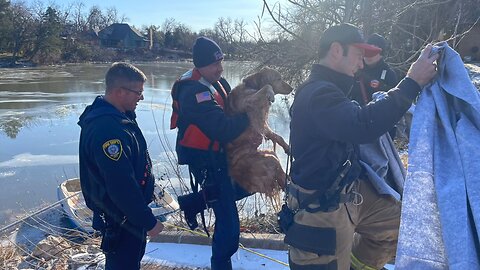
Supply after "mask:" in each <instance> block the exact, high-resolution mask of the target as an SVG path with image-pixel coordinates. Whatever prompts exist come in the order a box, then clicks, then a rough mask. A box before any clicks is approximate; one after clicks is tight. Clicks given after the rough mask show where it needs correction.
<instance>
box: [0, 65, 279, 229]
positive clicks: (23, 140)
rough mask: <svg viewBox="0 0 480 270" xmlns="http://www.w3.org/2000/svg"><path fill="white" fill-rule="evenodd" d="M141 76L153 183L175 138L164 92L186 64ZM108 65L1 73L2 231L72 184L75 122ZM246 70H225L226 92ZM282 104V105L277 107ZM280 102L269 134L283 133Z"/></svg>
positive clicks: (140, 112) (154, 68)
mask: <svg viewBox="0 0 480 270" xmlns="http://www.w3.org/2000/svg"><path fill="white" fill-rule="evenodd" d="M136 65H137V66H138V67H139V68H140V69H142V70H143V71H144V72H145V74H146V75H147V78H148V81H147V82H146V84H145V91H144V96H145V100H144V101H143V102H141V103H139V105H138V107H137V117H138V122H139V125H140V127H141V128H142V130H143V132H144V135H145V137H146V139H147V142H148V144H149V149H150V153H151V155H152V159H153V160H154V163H155V168H156V171H157V175H158V176H159V175H161V174H163V173H164V172H165V169H164V168H166V167H168V166H170V162H171V161H169V159H168V157H171V156H172V149H173V148H174V142H175V136H176V133H175V131H171V130H169V128H168V126H169V123H168V122H169V119H170V113H171V99H170V87H171V86H172V84H173V82H174V81H175V79H177V77H178V76H179V75H181V74H182V73H183V72H185V71H186V70H187V69H188V68H190V66H191V64H190V63H143V64H136ZM109 66H110V65H108V64H78V65H65V66H55V67H39V68H25V69H0V184H1V186H2V188H1V189H0V200H1V203H0V225H2V224H6V223H10V222H11V221H13V220H15V215H18V214H19V213H23V211H25V209H30V208H32V207H38V206H39V205H41V204H43V203H51V202H54V201H56V186H57V185H58V184H59V183H60V182H62V181H63V180H65V179H66V178H72V177H78V137H79V134H80V128H79V127H78V126H77V124H76V123H77V121H78V117H79V115H80V114H81V113H82V111H83V110H84V108H85V106H87V105H88V104H90V103H91V102H92V101H93V99H94V98H95V96H97V95H100V94H103V91H104V84H103V80H104V74H105V72H106V70H107V69H108V67H109ZM251 67H252V66H251V65H248V64H246V63H238V62H226V63H225V66H224V68H225V71H224V76H225V77H226V78H227V80H228V81H229V82H230V83H231V85H232V86H234V85H236V84H238V83H239V81H240V78H241V77H242V76H244V75H245V74H246V73H247V72H248V70H249V69H250V68H251ZM278 101H280V102H278ZM281 104H282V102H281V100H280V99H277V102H276V103H275V104H274V106H277V107H274V108H272V112H271V119H270V122H271V126H272V128H274V129H275V130H276V131H277V132H279V133H280V134H286V132H287V130H288V117H287V114H286V110H285V109H283V108H284V107H282V106H284V104H283V105H281Z"/></svg>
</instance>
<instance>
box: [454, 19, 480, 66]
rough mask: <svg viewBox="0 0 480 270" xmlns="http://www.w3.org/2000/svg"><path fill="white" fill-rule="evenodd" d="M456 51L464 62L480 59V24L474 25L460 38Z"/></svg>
mask: <svg viewBox="0 0 480 270" xmlns="http://www.w3.org/2000/svg"><path fill="white" fill-rule="evenodd" d="M456 51H457V52H458V53H459V54H460V56H461V57H462V59H463V60H464V61H465V62H470V61H480V24H477V25H475V26H474V27H473V28H472V29H471V30H470V32H468V33H467V34H466V35H465V36H464V37H463V38H462V39H461V40H460V42H459V43H458V46H457V48H456Z"/></svg>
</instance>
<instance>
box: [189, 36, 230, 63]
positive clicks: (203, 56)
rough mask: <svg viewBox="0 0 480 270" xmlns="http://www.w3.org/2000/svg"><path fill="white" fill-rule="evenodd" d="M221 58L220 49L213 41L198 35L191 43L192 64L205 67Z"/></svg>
mask: <svg viewBox="0 0 480 270" xmlns="http://www.w3.org/2000/svg"><path fill="white" fill-rule="evenodd" d="M221 59H223V52H222V49H220V47H219V46H218V44H217V43H215V41H213V40H211V39H209V38H206V37H199V38H197V40H195V43H194V44H193V64H194V65H195V67H197V68H201V67H206V66H208V65H210V64H213V63H215V62H217V61H219V60H221Z"/></svg>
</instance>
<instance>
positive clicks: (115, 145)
mask: <svg viewBox="0 0 480 270" xmlns="http://www.w3.org/2000/svg"><path fill="white" fill-rule="evenodd" d="M102 148H103V152H104V153H105V155H106V156H107V157H108V158H109V159H111V160H113V161H117V160H119V159H120V156H121V155H122V151H123V148H122V142H121V141H120V140H119V139H113V140H108V141H106V142H105V143H104V144H103V145H102Z"/></svg>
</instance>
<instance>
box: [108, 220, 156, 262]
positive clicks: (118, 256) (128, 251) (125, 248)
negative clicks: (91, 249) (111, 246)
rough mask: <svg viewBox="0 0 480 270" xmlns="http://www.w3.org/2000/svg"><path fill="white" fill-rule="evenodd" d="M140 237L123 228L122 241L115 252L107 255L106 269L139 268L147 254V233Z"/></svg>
mask: <svg viewBox="0 0 480 270" xmlns="http://www.w3.org/2000/svg"><path fill="white" fill-rule="evenodd" d="M143 235H144V236H143V237H142V238H140V237H138V235H137V236H135V235H133V234H131V233H130V232H128V231H127V230H125V229H121V232H120V235H119V237H120V242H119V243H118V246H117V248H116V249H115V251H114V252H110V253H107V254H106V255H105V257H106V261H105V270H120V269H128V270H138V269H140V261H141V260H142V257H143V255H144V254H145V246H146V244H147V241H146V233H143Z"/></svg>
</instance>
